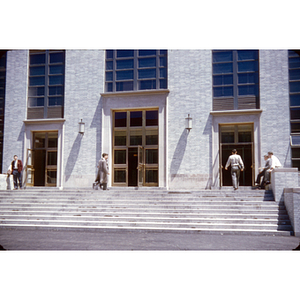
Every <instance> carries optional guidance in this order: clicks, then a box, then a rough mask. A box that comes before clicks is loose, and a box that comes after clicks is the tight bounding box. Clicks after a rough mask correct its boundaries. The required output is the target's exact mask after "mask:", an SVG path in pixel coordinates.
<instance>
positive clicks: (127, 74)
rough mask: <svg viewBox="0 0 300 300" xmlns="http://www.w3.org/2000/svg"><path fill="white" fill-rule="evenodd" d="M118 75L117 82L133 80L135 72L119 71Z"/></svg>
mask: <svg viewBox="0 0 300 300" xmlns="http://www.w3.org/2000/svg"><path fill="white" fill-rule="evenodd" d="M116 73H117V80H126V79H133V71H131V70H129V71H118V72H116Z"/></svg>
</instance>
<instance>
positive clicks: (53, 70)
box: [49, 65, 64, 74]
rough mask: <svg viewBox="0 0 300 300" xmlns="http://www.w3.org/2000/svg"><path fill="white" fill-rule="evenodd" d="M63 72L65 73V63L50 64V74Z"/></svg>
mask: <svg viewBox="0 0 300 300" xmlns="http://www.w3.org/2000/svg"><path fill="white" fill-rule="evenodd" d="M63 73H64V66H63V65H55V66H50V68H49V74H63Z"/></svg>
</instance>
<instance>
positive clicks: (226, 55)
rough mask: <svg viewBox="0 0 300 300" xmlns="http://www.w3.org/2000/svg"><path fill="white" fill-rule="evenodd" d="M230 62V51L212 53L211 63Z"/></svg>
mask: <svg viewBox="0 0 300 300" xmlns="http://www.w3.org/2000/svg"><path fill="white" fill-rule="evenodd" d="M227 61H232V51H222V52H213V62H227Z"/></svg>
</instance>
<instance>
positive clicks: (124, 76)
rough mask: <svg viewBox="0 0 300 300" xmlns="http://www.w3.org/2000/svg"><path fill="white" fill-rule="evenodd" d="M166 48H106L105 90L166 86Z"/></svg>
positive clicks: (159, 87) (144, 88) (163, 87)
mask: <svg viewBox="0 0 300 300" xmlns="http://www.w3.org/2000/svg"><path fill="white" fill-rule="evenodd" d="M167 61H168V59H167V50H106V73H105V91H106V92H119V91H135V90H151V89H166V88H167Z"/></svg>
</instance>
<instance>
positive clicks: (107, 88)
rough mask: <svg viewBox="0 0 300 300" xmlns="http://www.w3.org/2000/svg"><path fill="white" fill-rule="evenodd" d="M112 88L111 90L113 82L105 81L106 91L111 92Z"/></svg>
mask: <svg viewBox="0 0 300 300" xmlns="http://www.w3.org/2000/svg"><path fill="white" fill-rule="evenodd" d="M112 90H113V84H112V82H109V83H107V84H106V91H107V92H112Z"/></svg>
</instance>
